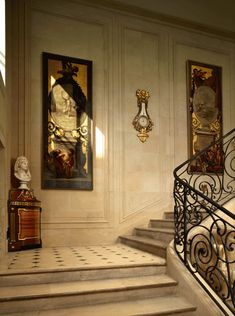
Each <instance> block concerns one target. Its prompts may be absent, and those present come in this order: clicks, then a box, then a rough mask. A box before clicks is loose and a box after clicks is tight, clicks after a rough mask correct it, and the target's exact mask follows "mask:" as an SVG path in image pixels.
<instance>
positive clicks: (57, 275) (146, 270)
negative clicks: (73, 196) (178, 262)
mask: <svg viewBox="0 0 235 316" xmlns="http://www.w3.org/2000/svg"><path fill="white" fill-rule="evenodd" d="M165 272H166V266H165V265H162V266H160V265H159V266H156V265H153V266H152V265H144V266H139V267H135V266H133V267H113V268H105V269H93V270H79V271H64V272H45V273H38V274H34V273H29V274H21V275H1V276H0V286H16V285H31V284H44V283H57V282H58V283H59V282H70V281H85V280H101V279H112V278H124V277H135V276H139V275H142V276H147V275H154V274H162V273H165Z"/></svg>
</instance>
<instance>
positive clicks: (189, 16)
mask: <svg viewBox="0 0 235 316" xmlns="http://www.w3.org/2000/svg"><path fill="white" fill-rule="evenodd" d="M110 2H112V3H120V4H123V5H125V6H128V7H129V8H131V7H133V9H134V7H135V8H139V9H144V10H146V11H150V12H152V13H157V14H163V15H166V16H168V17H174V18H178V19H181V20H185V21H189V22H193V23H196V24H200V25H201V26H203V25H204V26H205V27H211V28H215V29H220V30H223V31H228V32H234V33H235V0H118V1H116V0H111V1H110Z"/></svg>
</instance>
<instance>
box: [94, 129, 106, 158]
mask: <svg viewBox="0 0 235 316" xmlns="http://www.w3.org/2000/svg"><path fill="white" fill-rule="evenodd" d="M95 136H96V158H103V157H104V135H103V133H102V132H101V131H100V130H99V128H98V127H97V126H96V128H95Z"/></svg>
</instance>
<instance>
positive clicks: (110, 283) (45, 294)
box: [0, 274, 177, 315]
mask: <svg viewBox="0 0 235 316" xmlns="http://www.w3.org/2000/svg"><path fill="white" fill-rule="evenodd" d="M176 285H177V282H176V281H175V280H173V279H172V278H171V277H169V276H167V275H166V274H160V275H154V276H138V277H132V278H122V279H106V280H90V281H78V282H64V283H51V284H38V285H28V286H16V287H1V288H0V315H6V314H7V313H16V312H26V311H27V312H28V311H39V310H45V309H58V308H66V307H68V306H69V307H73V306H82V305H93V304H101V303H109V302H117V301H125V300H136V299H143V298H153V297H157V296H164V295H173V294H174V293H175V291H176Z"/></svg>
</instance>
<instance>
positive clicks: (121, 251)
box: [0, 244, 165, 272]
mask: <svg viewBox="0 0 235 316" xmlns="http://www.w3.org/2000/svg"><path fill="white" fill-rule="evenodd" d="M164 262H165V259H163V258H160V257H157V256H155V255H152V254H150V253H146V252H143V251H141V250H137V249H134V248H130V247H128V246H126V245H122V244H114V245H110V246H86V247H85V246H84V247H52V248H37V249H31V250H23V251H17V252H9V253H7V254H6V255H5V257H4V258H3V260H1V263H0V272H4V271H8V272H10V271H12V272H13V271H18V270H43V269H66V268H68V269H70V268H82V267H84V268H85V267H87V268H89V267H102V266H105V267H106V266H120V265H132V264H133V265H136V264H155V263H157V264H164Z"/></svg>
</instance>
